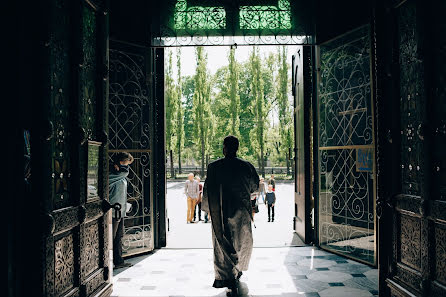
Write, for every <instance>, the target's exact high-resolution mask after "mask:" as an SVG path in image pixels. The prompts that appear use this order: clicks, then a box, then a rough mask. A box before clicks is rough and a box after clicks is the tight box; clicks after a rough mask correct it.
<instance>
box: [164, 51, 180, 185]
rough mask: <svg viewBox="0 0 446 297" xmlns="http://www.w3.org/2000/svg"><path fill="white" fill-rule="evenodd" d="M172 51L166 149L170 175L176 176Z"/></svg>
mask: <svg viewBox="0 0 446 297" xmlns="http://www.w3.org/2000/svg"><path fill="white" fill-rule="evenodd" d="M172 72H173V70H172V51H169V58H168V60H167V65H166V77H165V84H166V89H165V98H166V99H165V104H166V149H167V151H168V152H169V153H170V174H171V176H172V177H173V176H174V175H175V172H174V167H173V153H172V150H173V149H174V148H175V135H174V134H175V126H176V108H177V105H176V101H177V97H178V96H177V94H176V90H175V85H174V80H173V74H172Z"/></svg>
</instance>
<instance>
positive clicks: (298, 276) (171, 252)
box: [112, 182, 378, 297]
mask: <svg viewBox="0 0 446 297" xmlns="http://www.w3.org/2000/svg"><path fill="white" fill-rule="evenodd" d="M183 186H184V183H183V182H170V183H168V185H167V209H168V217H169V227H170V228H169V229H170V231H169V232H168V237H167V248H163V249H161V250H157V251H155V252H154V253H153V254H150V255H146V256H141V257H137V258H131V259H128V260H127V261H128V262H131V263H133V264H134V266H133V267H130V268H127V269H120V270H115V271H114V275H115V276H114V279H113V288H114V290H113V294H112V296H129V297H130V296H184V297H186V296H226V293H225V290H224V289H215V288H212V283H213V281H214V270H213V260H212V242H211V224H205V223H203V222H200V223H197V224H186V198H185V197H184V190H183ZM293 191H294V186H293V184H291V183H278V184H277V187H276V195H277V203H276V217H275V222H274V223H268V222H267V220H268V216H267V209H266V207H265V205H263V204H260V205H259V208H260V213H258V214H256V216H255V224H256V226H257V228H255V229H253V236H254V251H253V256H252V259H251V264H250V268H249V270H248V271H247V272H245V273H244V275H243V276H242V278H241V293H242V295H241V296H330V297H336V296H341V297H350V296H351V297H362V296H374V295H377V294H378V291H377V290H378V272H377V270H376V269H372V268H371V267H369V266H367V265H363V264H359V263H357V262H355V261H353V260H347V259H345V258H343V257H340V256H337V255H334V254H331V253H328V252H326V251H323V250H320V249H317V248H313V247H309V246H304V244H303V242H302V241H301V240H300V239H299V238H298V237H297V236H295V235H294V232H293V229H292V228H293V225H292V218H293V212H294V193H293ZM202 218H203V217H202Z"/></svg>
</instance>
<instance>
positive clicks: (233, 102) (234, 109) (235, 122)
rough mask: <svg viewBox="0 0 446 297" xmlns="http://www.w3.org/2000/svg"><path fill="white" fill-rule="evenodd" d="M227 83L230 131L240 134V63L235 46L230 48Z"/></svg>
mask: <svg viewBox="0 0 446 297" xmlns="http://www.w3.org/2000/svg"><path fill="white" fill-rule="evenodd" d="M228 70H229V71H228V74H227V79H226V84H227V85H228V86H229V100H230V104H229V112H230V116H231V126H230V132H231V134H232V135H234V136H237V137H239V136H240V131H239V127H240V118H239V109H240V96H239V93H238V65H237V61H236V60H235V47H231V49H230V50H229V66H228Z"/></svg>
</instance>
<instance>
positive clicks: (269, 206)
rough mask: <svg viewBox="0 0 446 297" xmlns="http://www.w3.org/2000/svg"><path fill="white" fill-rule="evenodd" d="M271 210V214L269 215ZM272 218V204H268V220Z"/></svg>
mask: <svg viewBox="0 0 446 297" xmlns="http://www.w3.org/2000/svg"><path fill="white" fill-rule="evenodd" d="M271 212H272V216H271ZM270 218H271V219H272V220H273V221H274V206H273V205H272V204H268V220H269V219H270Z"/></svg>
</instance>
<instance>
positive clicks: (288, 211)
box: [167, 182, 304, 248]
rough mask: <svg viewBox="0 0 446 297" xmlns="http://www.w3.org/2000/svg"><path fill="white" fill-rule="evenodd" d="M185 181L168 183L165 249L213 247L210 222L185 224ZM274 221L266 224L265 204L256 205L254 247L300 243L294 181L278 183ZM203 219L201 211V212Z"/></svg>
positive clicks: (298, 244)
mask: <svg viewBox="0 0 446 297" xmlns="http://www.w3.org/2000/svg"><path fill="white" fill-rule="evenodd" d="M183 187H184V182H169V183H168V184H167V216H168V218H169V232H168V234H167V247H168V248H212V241H211V224H205V223H203V222H199V223H197V224H187V223H186V197H185V196H184V188H183ZM276 197H277V198H276V199H277V202H276V205H275V214H276V216H275V220H274V222H273V223H272V222H271V223H268V222H267V221H268V211H267V208H266V206H265V205H264V204H260V205H259V210H260V212H259V213H257V214H256V215H255V216H254V222H255V225H256V227H257V228H253V237H254V247H284V246H303V245H304V244H303V242H302V241H301V240H300V238H299V237H297V236H296V235H295V234H294V231H293V216H294V184H292V183H280V182H278V183H277V186H276ZM202 219H204V214H202Z"/></svg>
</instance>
